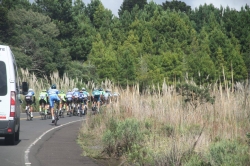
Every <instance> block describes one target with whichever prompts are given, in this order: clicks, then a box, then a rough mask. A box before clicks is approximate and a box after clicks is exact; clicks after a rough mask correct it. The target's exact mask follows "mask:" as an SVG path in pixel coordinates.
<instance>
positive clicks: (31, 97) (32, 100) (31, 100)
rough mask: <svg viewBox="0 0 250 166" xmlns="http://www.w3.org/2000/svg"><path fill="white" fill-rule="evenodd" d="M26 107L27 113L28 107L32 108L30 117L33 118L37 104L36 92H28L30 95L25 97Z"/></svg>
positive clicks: (30, 90)
mask: <svg viewBox="0 0 250 166" xmlns="http://www.w3.org/2000/svg"><path fill="white" fill-rule="evenodd" d="M25 101H26V107H25V111H27V109H28V107H29V108H30V117H31V118H33V106H32V105H33V103H35V104H36V102H35V101H36V97H35V92H34V90H33V89H29V90H28V94H27V95H25Z"/></svg>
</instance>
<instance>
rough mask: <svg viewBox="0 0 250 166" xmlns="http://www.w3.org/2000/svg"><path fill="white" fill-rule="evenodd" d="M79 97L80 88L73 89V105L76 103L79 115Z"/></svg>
mask: <svg viewBox="0 0 250 166" xmlns="http://www.w3.org/2000/svg"><path fill="white" fill-rule="evenodd" d="M78 97H79V89H78V88H74V89H73V103H74V108H77V113H79V109H78ZM74 110H75V109H74ZM73 113H74V112H73Z"/></svg>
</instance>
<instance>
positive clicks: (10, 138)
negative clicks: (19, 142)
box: [5, 133, 15, 145]
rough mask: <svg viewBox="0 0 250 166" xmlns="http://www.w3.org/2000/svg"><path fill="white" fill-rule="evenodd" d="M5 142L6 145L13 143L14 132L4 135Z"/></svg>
mask: <svg viewBox="0 0 250 166" xmlns="http://www.w3.org/2000/svg"><path fill="white" fill-rule="evenodd" d="M5 142H6V143H7V144H8V145H15V133H13V134H11V135H8V136H5Z"/></svg>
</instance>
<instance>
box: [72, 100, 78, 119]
mask: <svg viewBox="0 0 250 166" xmlns="http://www.w3.org/2000/svg"><path fill="white" fill-rule="evenodd" d="M72 107H73V115H74V116H77V115H78V103H77V98H75V99H74V102H73V104H72Z"/></svg>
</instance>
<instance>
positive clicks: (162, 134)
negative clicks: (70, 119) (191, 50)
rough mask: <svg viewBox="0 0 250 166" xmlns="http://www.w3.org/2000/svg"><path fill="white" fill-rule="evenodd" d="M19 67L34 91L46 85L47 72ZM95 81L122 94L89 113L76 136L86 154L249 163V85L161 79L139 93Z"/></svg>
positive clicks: (137, 160) (75, 83)
mask: <svg viewBox="0 0 250 166" xmlns="http://www.w3.org/2000/svg"><path fill="white" fill-rule="evenodd" d="M22 72H23V73H22V76H23V77H22V80H24V81H28V82H29V85H30V88H32V89H34V90H35V92H36V95H38V94H39V92H40V91H41V90H42V89H43V88H45V89H47V88H48V87H49V85H50V84H49V81H48V79H47V78H44V79H43V80H40V79H37V78H36V77H35V76H34V75H32V74H29V73H28V72H27V71H22ZM50 79H51V80H52V82H53V83H55V84H57V86H58V89H63V90H65V91H66V90H67V89H72V88H74V87H79V88H81V87H85V88H87V89H89V90H91V89H92V88H93V87H95V86H96V85H95V84H94V83H93V82H88V83H83V82H82V81H81V80H71V79H69V78H68V77H67V75H66V74H65V75H64V77H63V78H59V77H58V73H57V74H56V73H54V74H52V75H51V78H50ZM22 80H20V81H22ZM99 86H102V87H103V88H109V89H112V90H113V91H117V92H119V94H120V97H119V99H118V100H117V102H112V104H111V105H110V106H109V107H103V109H102V113H101V114H99V115H95V116H92V115H90V114H88V115H87V120H86V122H85V123H83V125H82V127H81V128H80V129H79V136H78V143H79V146H81V147H82V149H83V155H84V156H89V157H92V158H94V159H96V160H98V161H99V162H100V163H105V164H107V165H112V164H114V165H118V164H120V163H122V164H121V165H185V166H186V165H187V166H188V165H190V166H193V165H205V166H208V165H209V166H210V165H249V163H250V160H249V159H250V156H249V154H250V150H249V142H250V136H249V135H250V134H248V132H250V121H249V117H250V111H249V110H250V102H249V89H248V88H246V87H244V86H242V87H243V88H242V89H238V90H237V91H234V90H233V89H230V88H228V85H227V84H226V83H225V85H221V84H214V85H210V86H208V87H202V86H197V85H195V84H193V83H192V82H187V85H185V86H184V85H182V86H181V88H180V89H177V88H176V87H177V86H171V85H167V84H166V83H164V84H163V85H162V86H159V85H158V86H152V87H148V89H147V90H146V91H144V92H143V93H140V91H139V86H138V85H135V86H134V87H127V88H126V89H119V88H117V87H115V86H114V85H113V84H112V83H111V82H110V81H105V82H102V83H100V85H99ZM206 90H207V91H206ZM210 97H212V98H213V99H214V101H213V102H210Z"/></svg>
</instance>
